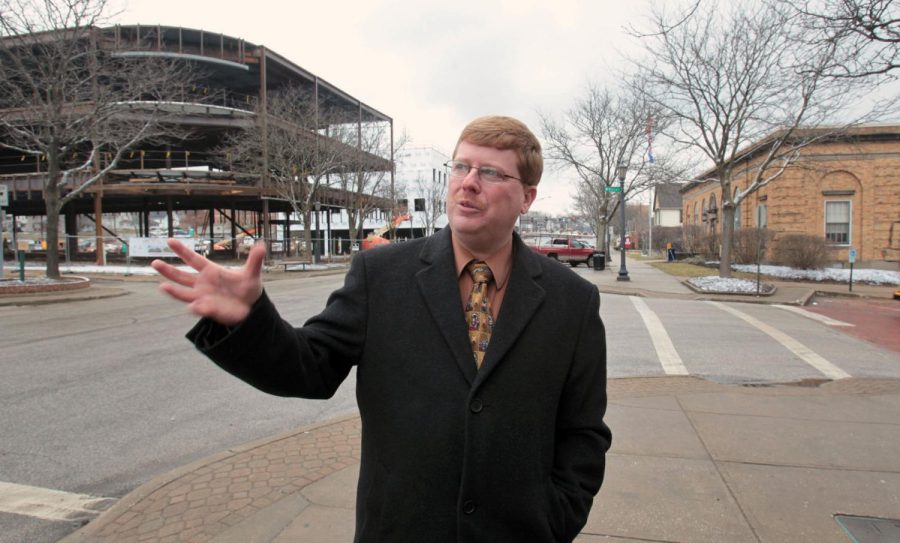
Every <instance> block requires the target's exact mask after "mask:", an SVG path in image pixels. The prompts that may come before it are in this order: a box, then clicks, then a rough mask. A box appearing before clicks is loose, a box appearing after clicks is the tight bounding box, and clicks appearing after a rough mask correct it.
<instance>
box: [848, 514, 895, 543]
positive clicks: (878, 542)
mask: <svg viewBox="0 0 900 543" xmlns="http://www.w3.org/2000/svg"><path fill="white" fill-rule="evenodd" d="M834 520H836V521H837V523H838V524H840V525H841V528H843V529H844V531H845V532H847V535H848V536H850V540H851V541H853V542H854V543H896V542H897V541H900V519H890V518H875V517H857V516H853V515H835V516H834Z"/></svg>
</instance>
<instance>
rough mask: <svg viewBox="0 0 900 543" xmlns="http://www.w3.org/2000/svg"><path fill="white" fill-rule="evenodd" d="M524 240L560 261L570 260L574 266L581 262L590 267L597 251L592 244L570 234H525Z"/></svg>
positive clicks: (537, 249)
mask: <svg viewBox="0 0 900 543" xmlns="http://www.w3.org/2000/svg"><path fill="white" fill-rule="evenodd" d="M522 241H524V242H525V244H526V245H528V246H529V247H530V248H531V250H532V251H534V252H536V253H540V254H542V255H546V256H548V257H550V258H552V259H554V260H559V261H560V262H568V263H569V265H570V266H572V267H573V268H574V267H575V266H577V265H579V264H587V265H588V266H589V267H590V266H591V265H592V262H593V258H594V254H595V253H596V251H595V250H594V247H593V246H592V245H590V244H589V243H587V242H585V241H582V240H580V239H577V237H576V236H572V235H568V234H525V235H523V236H522Z"/></svg>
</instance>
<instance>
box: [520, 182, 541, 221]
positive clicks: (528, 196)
mask: <svg viewBox="0 0 900 543" xmlns="http://www.w3.org/2000/svg"><path fill="white" fill-rule="evenodd" d="M523 188H524V190H525V200H524V201H523V202H522V209H521V211H519V214H520V215H524V214H525V213H528V208H530V207H531V204H533V203H534V200H535V199H536V198H537V187H535V186H533V185H523Z"/></svg>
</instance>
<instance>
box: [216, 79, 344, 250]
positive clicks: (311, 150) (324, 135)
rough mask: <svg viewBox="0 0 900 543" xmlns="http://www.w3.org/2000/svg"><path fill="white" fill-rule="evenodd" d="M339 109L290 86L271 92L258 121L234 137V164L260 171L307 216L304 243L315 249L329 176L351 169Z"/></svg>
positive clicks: (230, 152)
mask: <svg viewBox="0 0 900 543" xmlns="http://www.w3.org/2000/svg"><path fill="white" fill-rule="evenodd" d="M337 118H338V116H337V113H335V112H333V111H330V110H329V109H328V108H326V107H324V106H322V105H321V104H319V103H318V102H317V101H316V97H315V95H314V94H313V93H312V92H310V91H309V90H306V89H303V88H300V87H296V86H287V87H284V88H281V89H277V90H274V91H272V92H270V93H269V95H268V96H267V98H266V100H265V102H261V103H260V105H259V106H258V107H257V109H256V122H255V123H254V125H253V126H252V127H250V128H248V129H246V130H243V131H241V132H238V133H234V134H232V135H231V136H229V138H228V140H227V142H226V149H225V154H226V155H227V156H228V157H229V160H230V161H231V162H232V163H235V164H239V165H241V166H243V167H245V168H248V169H250V170H251V171H258V172H261V174H263V175H264V176H265V182H266V183H267V185H268V186H269V187H270V188H272V189H274V191H275V193H276V194H277V195H278V196H277V197H278V198H280V199H282V200H285V201H287V202H288V203H289V205H290V206H291V209H292V210H293V212H294V214H296V215H297V216H298V217H301V218H302V220H303V239H304V242H305V247H307V248H309V247H312V220H311V219H312V212H313V210H314V209H315V205H316V203H317V202H319V201H320V194H321V190H322V189H324V188H325V187H327V186H329V184H330V176H331V175H332V174H335V173H337V172H339V171H341V170H342V169H344V168H345V167H346V161H347V160H348V156H349V155H348V148H347V146H346V145H344V144H343V143H342V142H341V133H342V132H341V131H342V130H343V125H341V124H339V123H338V122H337Z"/></svg>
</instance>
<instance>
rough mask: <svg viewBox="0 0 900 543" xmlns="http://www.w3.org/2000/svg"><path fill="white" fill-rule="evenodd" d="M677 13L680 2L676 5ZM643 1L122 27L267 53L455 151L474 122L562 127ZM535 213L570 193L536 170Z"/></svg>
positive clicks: (328, 1) (125, 12) (136, 7)
mask: <svg viewBox="0 0 900 543" xmlns="http://www.w3.org/2000/svg"><path fill="white" fill-rule="evenodd" d="M675 1H677V0H675ZM649 2H650V0H552V1H547V0H541V1H537V0H480V1H477V0H462V1H461V0H455V1H452V2H429V1H426V0H325V1H322V0H318V1H315V2H309V1H304V0H301V1H297V2H292V3H288V2H282V1H277V2H276V1H274V0H255V1H251V2H236V1H235V2H223V1H221V0H219V1H215V2H214V1H211V0H177V1H176V0H119V3H118V5H119V6H121V7H120V8H119V9H120V10H121V14H120V15H118V16H117V17H116V21H117V22H119V23H122V24H135V23H140V24H147V25H151V24H162V25H171V26H183V27H188V28H198V29H203V30H208V31H210V32H217V33H223V34H226V35H228V36H233V37H237V38H243V39H245V40H246V41H249V42H251V43H255V44H258V45H266V46H267V47H269V48H270V49H272V50H274V51H275V52H277V53H279V54H281V55H282V56H284V57H286V58H288V59H289V60H291V61H292V62H294V63H296V64H297V65H299V66H301V67H303V68H305V69H307V70H309V71H311V72H313V73H314V74H316V75H318V76H319V77H321V78H323V79H325V80H327V81H328V82H330V83H332V84H333V85H336V86H338V87H340V88H341V89H343V90H345V91H346V92H348V93H350V94H351V95H353V96H354V97H357V98H359V99H360V100H362V101H363V102H364V103H366V104H368V105H370V106H372V107H374V108H375V109H378V110H379V111H381V112H383V113H385V114H387V115H389V116H391V117H393V119H394V130H395V133H399V132H400V131H402V130H404V129H405V130H406V131H407V132H408V134H409V136H410V137H411V138H412V142H411V143H410V146H416V147H418V146H431V147H435V148H436V149H439V150H441V151H443V152H445V153H449V152H450V151H451V150H452V146H453V144H455V143H456V138H457V137H458V136H459V132H460V130H462V128H463V126H464V125H465V124H466V123H467V122H468V121H469V120H471V119H473V118H475V117H477V116H480V115H488V114H502V115H511V116H513V117H518V118H520V119H522V120H523V121H525V123H526V124H528V125H529V127H530V128H531V129H532V131H534V132H535V134H538V136H540V132H539V131H540V127H539V125H538V120H537V119H538V112H539V111H541V112H547V113H550V114H554V115H560V114H562V112H564V111H565V110H566V109H567V108H568V107H569V103H570V102H571V101H572V100H573V99H574V98H575V97H576V96H579V95H580V94H583V90H584V88H585V86H586V85H587V83H588V82H589V81H596V82H598V83H606V82H609V83H610V84H614V83H615V72H616V70H617V69H621V68H624V65H623V63H622V54H621V53H622V52H623V51H626V50H630V51H636V50H637V48H638V46H637V45H636V44H635V43H634V40H633V39H632V38H629V37H628V36H626V34H625V33H624V31H623V29H624V27H625V26H626V25H627V24H629V23H640V22H641V21H642V20H643V18H644V16H645V14H646V13H647V12H648V10H649V5H648V4H649ZM545 170H546V171H545V175H544V178H543V180H542V181H541V184H540V186H539V189H538V201H537V202H536V203H535V206H534V207H533V209H535V210H540V211H547V212H552V213H561V212H563V211H565V210H567V209H568V208H569V207H570V206H571V199H570V197H569V196H570V194H571V193H572V192H573V190H574V186H573V185H574V183H573V181H572V180H571V179H567V178H566V177H565V176H563V175H561V174H557V173H555V172H553V171H552V170H550V169H549V168H546V169H545Z"/></svg>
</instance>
